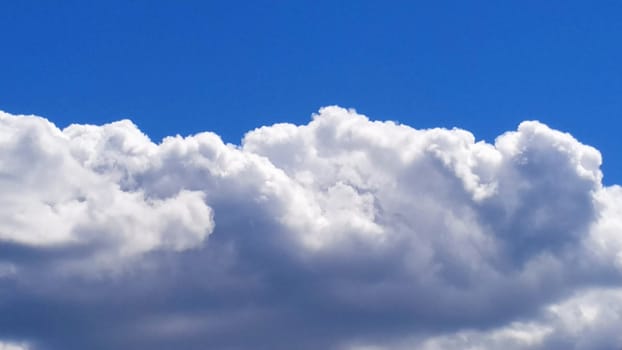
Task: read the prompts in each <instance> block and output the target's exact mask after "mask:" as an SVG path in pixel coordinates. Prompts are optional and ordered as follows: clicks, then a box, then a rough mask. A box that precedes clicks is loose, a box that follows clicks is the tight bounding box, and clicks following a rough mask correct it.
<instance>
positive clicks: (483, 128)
mask: <svg viewBox="0 0 622 350" xmlns="http://www.w3.org/2000/svg"><path fill="white" fill-rule="evenodd" d="M620 11H622V3H620V2H619V1H598V2H591V3H586V2H583V1H547V2H542V1H515V2H498V1H469V2H462V1H453V2H452V1H434V2H432V1H430V2H412V1H405V2H388V3H387V2H380V1H265V2H254V1H226V2H225V1H222V2H217V1H184V2H177V1H99V2H90V3H88V4H86V3H84V2H82V1H63V2H48V1H30V2H16V1H5V2H3V3H2V4H1V5H0V33H1V34H0V37H1V39H2V40H1V42H2V46H3V50H2V51H3V53H2V55H0V67H2V68H1V72H2V81H3V83H2V84H1V86H0V108H1V109H3V110H6V111H8V112H12V113H34V114H38V115H43V116H46V117H48V118H49V119H51V120H52V121H54V122H56V123H57V124H59V125H61V126H62V125H66V124H68V123H70V122H89V123H102V122H105V121H112V120H117V119H120V118H126V117H127V118H131V119H132V120H133V121H135V122H136V123H137V124H138V125H139V126H140V127H141V128H142V129H143V130H144V131H146V132H147V133H148V134H149V135H150V136H151V137H152V138H154V139H155V140H159V139H160V138H161V137H163V136H165V135H169V134H174V133H181V134H189V133H194V132H197V131H203V130H211V131H215V132H217V133H218V134H220V135H221V136H223V138H224V139H226V140H227V141H229V142H234V143H237V142H238V141H239V139H240V138H241V136H242V135H243V134H244V133H245V132H246V131H248V130H250V129H252V128H255V127H257V126H260V125H266V124H270V123H273V122H277V121H288V122H295V123H304V122H307V121H308V119H309V116H310V114H311V113H313V112H315V111H317V109H318V108H319V107H321V106H325V105H332V104H338V105H341V106H344V107H353V108H356V109H357V111H360V112H361V113H365V114H367V115H369V116H371V117H372V118H374V119H394V120H399V121H400V122H403V123H407V124H410V125H412V126H415V127H419V128H422V127H432V126H444V127H453V126H459V127H462V128H466V129H468V130H470V131H472V132H474V133H475V134H476V136H477V137H479V138H485V139H488V140H491V139H492V138H493V137H495V136H496V135H498V134H499V133H501V132H503V131H506V130H512V129H514V128H515V127H516V125H517V124H518V123H519V122H520V121H522V120H525V119H538V120H541V121H543V122H545V123H547V124H549V125H551V126H552V127H555V128H558V129H561V130H565V131H569V132H571V133H572V134H573V135H575V136H577V137H578V138H579V139H580V140H581V141H583V142H586V143H589V144H591V145H594V146H596V147H597V148H599V149H600V150H601V151H602V152H603V153H604V155H605V166H604V169H606V172H605V173H606V180H608V182H611V181H612V180H617V182H619V180H620V179H622V165H620V164H619V162H617V160H616V150H617V149H619V148H620V147H622V141H620V140H622V138H619V137H616V135H615V134H614V133H612V132H611V131H612V130H617V129H618V128H619V127H620V122H619V119H620V118H619V117H620V116H621V114H622V99H620V97H621V96H622V83H621V79H620V77H621V76H622V68H621V66H620V64H619V62H621V61H622V46H621V45H619V43H618V42H619V38H620V37H622V22H621V21H619V14H620ZM616 163H617V164H616Z"/></svg>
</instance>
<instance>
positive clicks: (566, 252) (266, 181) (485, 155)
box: [0, 107, 622, 350]
mask: <svg viewBox="0 0 622 350" xmlns="http://www.w3.org/2000/svg"><path fill="white" fill-rule="evenodd" d="M0 164H1V169H0V191H1V192H0V193H1V195H0V205H1V206H2V208H3V210H2V212H1V213H0V349H3V346H4V347H5V348H7V349H81V348H89V349H117V348H152V349H169V348H172V347H179V348H183V349H206V348H208V349H291V348H297V349H318V348H321V349H335V350H354V349H411V348H422V349H465V348H469V347H474V348H475V347H477V348H485V349H496V348H506V349H611V348H615V347H620V346H622V337H620V335H618V333H619V332H617V329H614V328H615V327H613V326H612V325H615V324H620V322H622V274H621V272H622V236H621V235H620V230H621V229H622V219H621V218H622V188H620V187H619V186H609V187H606V186H603V185H602V183H601V179H602V174H601V171H600V164H601V156H600V153H599V152H598V151H597V150H596V149H594V148H592V147H590V146H586V145H583V144H581V143H580V142H578V141H577V140H576V139H574V138H573V137H572V136H571V135H569V134H567V133H562V132H559V131H556V130H552V129H550V128H549V127H547V126H546V125H544V124H541V123H539V122H534V121H528V122H523V123H521V124H520V125H519V127H518V129H517V130H516V131H511V132H507V133H505V134H503V135H500V136H499V137H498V138H497V139H496V140H495V143H494V144H489V143H486V142H483V141H478V142H476V140H475V138H474V136H473V135H472V134H471V133H469V132H467V131H465V130H460V129H452V130H447V129H427V130H417V129H413V128H411V127H409V126H406V125H401V124H397V123H394V122H379V121H370V120H369V119H368V118H367V117H365V116H363V115H360V114H357V113H356V112H354V111H352V110H345V109H342V108H339V107H326V108H323V109H321V110H320V112H319V113H318V114H317V115H314V117H313V120H312V121H311V122H309V123H308V124H306V125H301V126H296V125H292V124H275V125H272V126H264V127H261V128H258V129H256V130H253V131H250V132H249V133H247V134H246V136H245V137H244V139H243V141H242V143H241V145H239V146H238V145H231V144H225V143H223V142H222V140H221V139H220V137H219V136H218V135H216V134H213V133H209V132H206V133H200V134H196V135H193V136H188V137H180V136H174V137H167V138H165V139H164V140H162V142H160V143H159V144H156V143H153V142H151V141H150V140H149V139H148V137H147V136H145V135H144V134H143V133H142V132H141V131H140V130H138V128H137V127H136V126H135V125H134V124H132V123H131V122H130V121H127V120H125V121H120V122H115V123H111V124H106V125H102V126H93V125H71V126H69V127H67V128H65V129H63V130H60V129H58V128H57V127H56V126H54V125H53V124H51V123H50V122H48V121H47V120H45V119H43V118H39V117H32V116H12V115H9V114H0Z"/></svg>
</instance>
